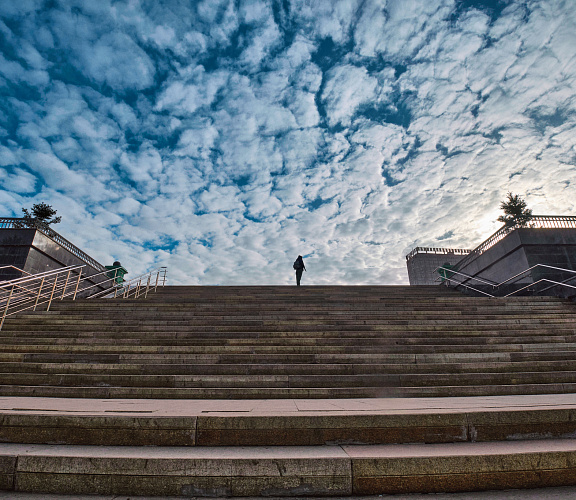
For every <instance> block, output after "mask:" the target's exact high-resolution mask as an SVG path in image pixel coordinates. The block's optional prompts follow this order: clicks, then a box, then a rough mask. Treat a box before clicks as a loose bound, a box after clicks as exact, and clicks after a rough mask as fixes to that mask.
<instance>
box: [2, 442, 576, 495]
mask: <svg viewBox="0 0 576 500" xmlns="http://www.w3.org/2000/svg"><path fill="white" fill-rule="evenodd" d="M0 464H1V465H0V466H1V467H2V472H3V474H4V475H5V476H6V477H9V476H13V477H14V480H13V481H8V482H6V483H4V484H2V489H3V490H15V491H19V492H31V493H34V492H36V493H57V494H69V495H73V494H78V495H80V494H86V493H92V494H101V495H103V494H109V495H113V494H116V495H123V494H126V495H151V496H152V495H158V496H160V495H164V496H236V497H237V496H278V497H284V496H313V495H316V496H344V495H381V494H398V493H417V492H441V491H443V492H456V491H474V490H487V489H508V488H531V487H550V486H567V485H575V484H576V441H574V440H536V441H526V442H498V443H494V442H491V443H454V444H438V445H374V446H358V445H356V446H354V445H347V446H312V447H273V446H269V447H234V448H231V447H217V448H212V447H206V448H182V447H178V448H176V447H164V448H143V447H95V446H94V447H90V446H53V445H52V446H51V445H14V444H12V445H10V444H3V445H0Z"/></svg>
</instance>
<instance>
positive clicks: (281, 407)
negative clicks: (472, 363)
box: [0, 394, 576, 417]
mask: <svg viewBox="0 0 576 500" xmlns="http://www.w3.org/2000/svg"><path fill="white" fill-rule="evenodd" d="M531 408H576V394H549V395H548V394H547V395H532V396H478V397H454V398H365V399H241V400H220V399H199V400H189V399H185V400H182V399H75V398H33V397H2V398H0V414H2V413H19V412H22V413H49V414H51V415H55V414H63V415H70V414H75V415H123V414H127V415H132V416H176V417H178V416H197V415H206V414H211V415H218V414H222V415H229V416H233V415H235V414H236V415H258V416H264V415H278V414H282V415H316V414H318V415H327V414H339V415H342V414H363V413H373V414H402V413H426V412H431V413H432V412H433V413H438V412H446V413H451V412H462V411H466V412H472V411H490V410H493V411H501V410H519V409H531Z"/></svg>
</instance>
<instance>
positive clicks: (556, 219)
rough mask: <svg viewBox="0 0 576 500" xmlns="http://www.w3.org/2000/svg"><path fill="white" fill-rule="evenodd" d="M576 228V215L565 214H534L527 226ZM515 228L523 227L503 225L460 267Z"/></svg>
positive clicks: (459, 265) (460, 263) (461, 266)
mask: <svg viewBox="0 0 576 500" xmlns="http://www.w3.org/2000/svg"><path fill="white" fill-rule="evenodd" d="M574 228H576V217H572V216H565V215H534V216H533V217H532V218H531V219H530V221H529V223H528V226H526V229H574ZM515 229H522V228H518V227H515V226H502V227H501V228H500V229H498V231H496V232H495V233H494V234H493V235H492V236H490V237H489V238H488V239H486V240H485V241H483V242H482V243H480V245H478V246H477V247H476V248H475V249H474V250H472V251H471V252H470V253H469V254H468V255H467V256H466V257H464V258H463V259H462V260H461V261H460V262H458V268H459V269H464V266H467V265H468V264H470V263H471V262H472V261H473V260H475V259H476V258H478V257H479V256H480V255H482V254H483V253H484V252H485V251H486V250H488V249H489V248H492V247H493V246H494V245H495V244H496V243H498V242H499V241H500V240H502V239H503V238H505V237H506V236H507V235H508V234H510V233H511V232H512V231H514V230H515Z"/></svg>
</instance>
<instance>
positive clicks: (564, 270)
mask: <svg viewBox="0 0 576 500" xmlns="http://www.w3.org/2000/svg"><path fill="white" fill-rule="evenodd" d="M537 267H545V268H547V269H554V270H555V271H562V272H567V273H572V274H574V275H575V276H574V277H572V278H568V279H567V280H565V281H564V282H557V281H554V280H550V279H548V278H541V279H539V280H538V281H535V282H533V283H529V284H528V285H526V286H524V287H522V288H520V289H518V290H515V291H513V292H510V293H508V294H506V295H503V297H510V296H511V295H514V294H516V293H518V292H521V291H522V290H526V289H527V288H531V287H532V288H533V287H534V286H535V285H537V284H538V283H542V282H548V283H552V284H553V286H556V285H558V286H565V287H568V288H575V289H576V286H573V285H568V284H567V283H566V281H571V280H573V279H574V278H575V277H576V271H574V270H573V269H564V268H563V267H556V266H550V265H548V264H535V265H534V266H532V267H529V268H528V269H525V270H524V271H522V272H520V273H518V274H515V275H514V276H511V277H510V278H508V279H506V280H504V281H502V282H500V283H489V282H488V281H485V280H483V279H481V278H477V277H476V276H470V275H467V274H465V273H461V272H458V271H455V270H454V269H449V268H445V267H443V266H440V267H438V268H436V269H435V270H434V272H437V271H439V270H442V271H446V272H450V273H452V274H459V275H462V276H465V277H466V278H468V279H472V280H475V281H478V282H481V283H484V284H486V285H490V286H491V287H492V289H493V290H496V289H498V288H500V287H501V286H502V285H505V284H507V283H510V282H512V281H513V280H516V279H518V278H520V277H521V276H523V275H525V274H526V273H529V272H531V271H532V270H533V269H536V268H537ZM439 279H441V277H438V278H436V281H438V280H439ZM444 280H445V282H449V281H450V278H444ZM459 286H462V287H464V288H467V289H469V290H474V291H475V292H478V293H481V294H484V295H489V296H490V297H497V295H490V294H488V293H486V292H484V291H483V290H479V289H477V288H474V287H472V286H470V285H466V284H464V283H462V282H457V283H456V284H455V285H454V288H457V287H459ZM549 288H552V287H549ZM549 288H547V289H546V290H548V289H549Z"/></svg>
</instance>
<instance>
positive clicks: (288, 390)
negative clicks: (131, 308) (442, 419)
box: [0, 382, 576, 399]
mask: <svg viewBox="0 0 576 500" xmlns="http://www.w3.org/2000/svg"><path fill="white" fill-rule="evenodd" d="M572 392H576V383H570V382H564V383H536V384H530V383H527V384H507V385H504V384H502V385H492V384H491V385H456V386H442V385H430V386H421V387H397V386H396V387H304V388H301V387H258V388H255V387H225V388H223V387H195V388H173V387H105V386H98V387H66V386H49V385H45V386H26V385H0V397H8V396H18V397H31V396H33V397H46V398H103V399H126V398H136V399H138V398H144V399H146V398H147V399H287V398H295V399H301V398H309V399H330V398H334V399H342V398H352V399H353V398H380V397H406V398H410V397H464V396H498V395H502V396H504V395H534V394H564V393H572Z"/></svg>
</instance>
